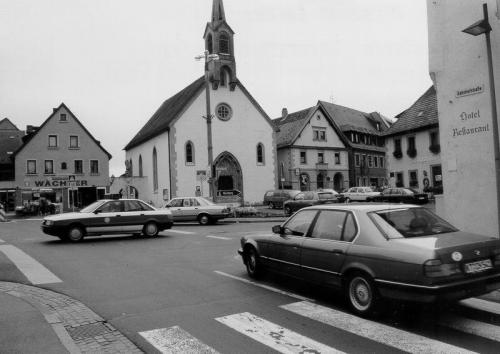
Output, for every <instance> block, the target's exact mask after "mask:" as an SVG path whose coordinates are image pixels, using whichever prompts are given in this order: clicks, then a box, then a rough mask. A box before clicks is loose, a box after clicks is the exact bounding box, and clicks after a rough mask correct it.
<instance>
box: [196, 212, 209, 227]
mask: <svg viewBox="0 0 500 354" xmlns="http://www.w3.org/2000/svg"><path fill="white" fill-rule="evenodd" d="M198 222H199V223H200V225H208V224H210V217H209V216H208V215H207V214H202V215H200V216H198Z"/></svg>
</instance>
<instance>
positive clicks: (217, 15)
mask: <svg viewBox="0 0 500 354" xmlns="http://www.w3.org/2000/svg"><path fill="white" fill-rule="evenodd" d="M217 21H226V15H225V14H224V4H223V3H222V0H214V2H213V4H212V22H217Z"/></svg>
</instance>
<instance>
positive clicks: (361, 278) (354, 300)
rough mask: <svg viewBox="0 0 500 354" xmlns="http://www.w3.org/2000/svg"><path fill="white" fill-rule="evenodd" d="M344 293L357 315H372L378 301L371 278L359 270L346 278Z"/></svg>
mask: <svg viewBox="0 0 500 354" xmlns="http://www.w3.org/2000/svg"><path fill="white" fill-rule="evenodd" d="M345 295H346V299H347V302H348V304H349V307H350V309H351V311H352V312H354V313H355V314H357V315H359V316H370V315H373V314H374V313H375V312H376V310H377V309H378V306H379V303H380V299H379V296H378V292H377V289H376V287H375V284H374V282H373V280H372V279H371V277H369V276H368V275H365V274H364V273H361V272H358V273H354V274H352V275H351V276H350V277H349V278H348V279H347V283H346V287H345Z"/></svg>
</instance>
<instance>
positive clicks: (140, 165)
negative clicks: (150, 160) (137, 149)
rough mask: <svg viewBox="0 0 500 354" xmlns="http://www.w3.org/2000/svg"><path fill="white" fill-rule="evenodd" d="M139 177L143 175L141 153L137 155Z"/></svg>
mask: <svg viewBox="0 0 500 354" xmlns="http://www.w3.org/2000/svg"><path fill="white" fill-rule="evenodd" d="M139 177H143V173H142V155H139Z"/></svg>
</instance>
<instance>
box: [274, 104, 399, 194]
mask: <svg viewBox="0 0 500 354" xmlns="http://www.w3.org/2000/svg"><path fill="white" fill-rule="evenodd" d="M273 122H274V125H275V127H276V128H277V129H278V131H277V135H278V138H277V141H278V144H277V150H278V164H279V166H278V171H279V184H280V186H281V187H283V188H292V189H301V190H313V189H317V188H333V189H335V190H337V191H342V190H343V189H345V188H348V187H351V186H357V185H359V186H382V185H384V184H385V183H386V176H387V173H386V168H385V147H384V139H383V137H382V136H381V134H382V132H384V131H385V130H386V129H387V128H388V126H389V125H388V123H387V121H386V119H385V118H384V117H382V116H381V115H380V114H378V113H376V112H374V113H369V114H368V113H364V112H361V111H357V110H354V109H351V108H347V107H343V106H340V105H336V104H332V103H328V102H325V101H318V103H317V104H316V106H313V107H310V108H307V109H304V110H300V111H297V112H294V113H290V114H289V113H288V111H287V109H286V108H285V109H283V112H282V117H281V118H277V119H274V120H273Z"/></svg>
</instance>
